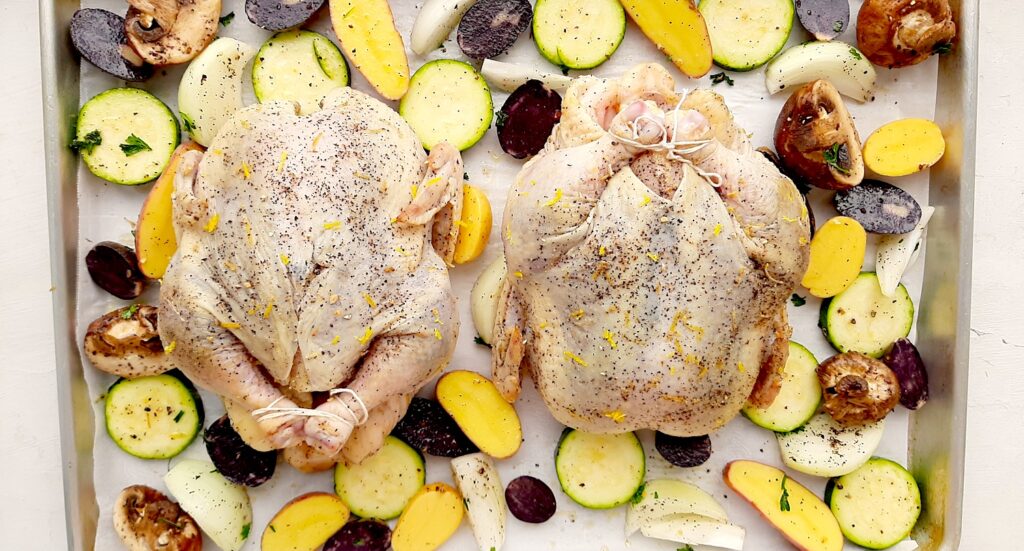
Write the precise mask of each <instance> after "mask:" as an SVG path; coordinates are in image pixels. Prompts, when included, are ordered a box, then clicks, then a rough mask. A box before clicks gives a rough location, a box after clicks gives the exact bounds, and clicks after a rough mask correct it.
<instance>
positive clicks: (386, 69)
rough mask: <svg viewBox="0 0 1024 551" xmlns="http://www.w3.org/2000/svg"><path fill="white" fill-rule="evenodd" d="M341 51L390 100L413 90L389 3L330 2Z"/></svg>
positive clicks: (362, 0) (369, 0)
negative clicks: (410, 88) (410, 89)
mask: <svg viewBox="0 0 1024 551" xmlns="http://www.w3.org/2000/svg"><path fill="white" fill-rule="evenodd" d="M330 8H331V25H333V26H334V33H335V34H336V35H338V40H340V41H341V49H342V51H343V52H345V55H347V56H348V58H349V61H351V62H352V64H353V65H355V67H356V69H358V70H359V72H360V73H362V74H363V76H364V77H366V80H368V81H370V85H371V86H373V88H374V89H375V90H377V93H379V94H380V95H382V96H384V97H385V98H387V99H390V100H397V99H400V98H401V97H402V96H404V95H405V92H406V91H407V90H409V59H408V58H407V57H406V55H405V44H404V43H403V42H402V35H401V34H399V33H398V29H396V28H395V19H394V17H393V16H392V15H391V6H389V5H388V2H387V0H358V1H357V0H330Z"/></svg>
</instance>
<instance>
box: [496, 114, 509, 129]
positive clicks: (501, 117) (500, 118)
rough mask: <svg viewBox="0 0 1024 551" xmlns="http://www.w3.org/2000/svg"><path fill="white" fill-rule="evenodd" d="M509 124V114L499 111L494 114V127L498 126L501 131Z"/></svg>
mask: <svg viewBox="0 0 1024 551" xmlns="http://www.w3.org/2000/svg"><path fill="white" fill-rule="evenodd" d="M507 122H508V113H506V112H504V111H498V112H496V113H494V126H496V127H497V128H498V129H499V130H500V129H501V128H503V127H504V126H505V123H507Z"/></svg>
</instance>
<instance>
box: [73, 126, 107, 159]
mask: <svg viewBox="0 0 1024 551" xmlns="http://www.w3.org/2000/svg"><path fill="white" fill-rule="evenodd" d="M102 143H103V138H102V137H101V136H100V131H99V130H93V131H92V132H89V133H88V134H86V135H85V136H82V139H81V140H79V139H78V138H75V139H74V140H71V143H70V144H69V145H68V147H70V148H71V150H72V151H79V152H81V151H84V152H86V153H92V150H93V149H94V148H95V147H96V146H97V145H100V144H102Z"/></svg>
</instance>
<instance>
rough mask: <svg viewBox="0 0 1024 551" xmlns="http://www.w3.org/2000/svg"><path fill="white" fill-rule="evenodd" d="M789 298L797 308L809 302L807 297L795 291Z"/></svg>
mask: <svg viewBox="0 0 1024 551" xmlns="http://www.w3.org/2000/svg"><path fill="white" fill-rule="evenodd" d="M789 300H790V301H792V302H793V306H796V307H797V308H799V307H801V306H803V305H804V304H807V299H806V298H804V297H802V296H800V295H798V294H796V293H793V296H791V297H789Z"/></svg>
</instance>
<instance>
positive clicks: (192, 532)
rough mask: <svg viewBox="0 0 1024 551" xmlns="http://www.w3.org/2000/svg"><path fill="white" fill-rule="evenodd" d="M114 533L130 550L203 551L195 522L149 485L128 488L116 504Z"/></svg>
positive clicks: (200, 536)
mask: <svg viewBox="0 0 1024 551" xmlns="http://www.w3.org/2000/svg"><path fill="white" fill-rule="evenodd" d="M113 517H114V530H115V531H116V532H117V535H118V536H120V537H121V541H122V542H124V545H125V547H126V548H128V550H129V551H155V550H159V551H202V549H203V535H202V533H201V532H200V531H199V527H198V526H197V525H196V521H195V520H193V519H192V517H191V516H189V514H188V513H186V512H185V511H183V510H182V508H181V507H180V506H179V505H178V504H177V503H174V502H173V501H171V500H170V499H168V498H167V496H165V495H164V494H162V493H160V492H159V491H157V490H154V489H153V488H150V487H149V486H142V485H134V486H128V487H127V488H125V489H124V490H121V493H120V494H119V495H118V496H117V501H116V502H115V503H114V511H113Z"/></svg>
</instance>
